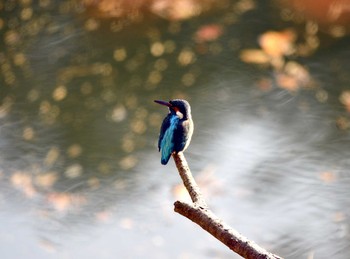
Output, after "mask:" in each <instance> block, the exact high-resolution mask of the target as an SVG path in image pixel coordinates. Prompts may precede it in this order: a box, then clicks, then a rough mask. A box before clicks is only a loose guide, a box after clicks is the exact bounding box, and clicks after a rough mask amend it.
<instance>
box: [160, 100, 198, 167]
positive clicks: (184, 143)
mask: <svg viewBox="0 0 350 259" xmlns="http://www.w3.org/2000/svg"><path fill="white" fill-rule="evenodd" d="M154 102H156V103H158V104H161V105H164V106H167V107H168V108H169V113H168V115H167V116H166V117H165V119H164V120H163V123H162V126H161V128H160V134H159V139H158V150H159V151H160V152H161V156H162V157H161V160H160V162H161V163H162V164H163V165H166V164H167V163H168V161H169V159H170V156H171V154H172V153H174V152H175V153H178V152H182V151H184V150H185V149H186V148H187V147H188V145H189V144H190V141H191V138H192V134H193V121H192V116H191V106H190V104H189V103H188V102H187V101H186V100H182V99H174V100H171V101H169V102H166V101H160V100H155V101H154Z"/></svg>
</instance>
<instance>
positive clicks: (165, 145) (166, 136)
mask: <svg viewBox="0 0 350 259" xmlns="http://www.w3.org/2000/svg"><path fill="white" fill-rule="evenodd" d="M178 122H179V118H178V117H177V116H174V115H170V114H169V115H168V116H167V117H166V118H165V119H164V121H163V124H162V127H161V130H160V136H159V140H158V148H159V151H161V155H162V158H161V163H162V164H163V165H166V164H167V163H168V161H169V159H170V156H171V154H172V153H173V152H174V146H175V143H174V132H175V130H176V128H177V126H178Z"/></svg>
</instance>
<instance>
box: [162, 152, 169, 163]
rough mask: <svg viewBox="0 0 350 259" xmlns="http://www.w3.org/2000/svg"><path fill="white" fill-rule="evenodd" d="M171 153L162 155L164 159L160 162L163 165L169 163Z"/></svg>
mask: <svg viewBox="0 0 350 259" xmlns="http://www.w3.org/2000/svg"><path fill="white" fill-rule="evenodd" d="M170 156H171V153H169V154H162V158H161V159H160V162H161V163H162V165H166V164H167V163H168V162H169V159H170Z"/></svg>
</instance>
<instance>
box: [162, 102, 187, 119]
mask: <svg viewBox="0 0 350 259" xmlns="http://www.w3.org/2000/svg"><path fill="white" fill-rule="evenodd" d="M155 102H156V103H158V104H161V105H164V106H167V107H169V111H170V113H172V114H174V115H175V114H176V115H177V116H178V117H179V118H180V119H182V118H184V119H188V118H191V106H190V104H189V103H188V102H187V101H186V100H183V99H174V100H171V101H169V102H166V101H160V100H155Z"/></svg>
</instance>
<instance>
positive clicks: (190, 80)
mask: <svg viewBox="0 0 350 259" xmlns="http://www.w3.org/2000/svg"><path fill="white" fill-rule="evenodd" d="M148 16H149V17H148ZM148 16H146V17H144V18H143V20H142V21H141V22H140V21H138V22H131V21H130V20H128V19H126V18H124V19H121V18H119V19H116V18H109V19H106V18H101V17H99V16H95V15H94V13H89V12H87V11H86V10H85V7H83V6H81V5H79V4H77V3H75V2H70V1H62V2H50V1H39V2H38V3H30V1H29V2H27V1H22V2H21V3H16V2H12V1H8V2H5V3H4V4H2V5H1V20H0V21H1V23H0V24H1V28H0V29H1V31H0V32H1V38H2V41H0V64H1V77H0V83H1V85H0V96H1V107H0V123H1V124H0V185H1V189H0V190H1V191H0V218H1V222H2V231H1V233H0V251H1V254H2V256H3V257H4V258H24V257H27V256H28V255H30V257H32V258H80V257H83V258H96V257H98V258H232V256H233V257H234V255H233V254H232V253H231V252H230V251H229V250H228V249H227V248H226V247H224V246H223V245H221V244H220V243H219V242H217V241H216V240H214V239H213V238H212V237H211V236H209V235H208V234H206V233H204V232H203V231H202V230H201V229H199V228H198V227H197V226H195V225H193V224H192V223H191V222H189V221H188V220H187V219H184V218H182V217H181V216H179V215H177V214H175V213H174V212H173V202H174V201H175V200H176V199H188V197H187V196H186V195H185V194H184V191H183V189H182V187H181V183H180V178H179V177H178V175H177V172H176V169H175V166H174V164H173V162H172V161H171V162H170V163H169V164H168V165H167V166H162V165H161V164H160V156H159V154H158V152H157V148H156V143H157V137H158V131H159V127H160V124H161V121H162V118H163V117H164V116H165V115H166V113H167V111H166V110H165V109H164V108H163V107H159V106H158V105H156V104H154V103H153V100H154V99H165V100H168V99H172V98H186V99H188V100H189V101H190V103H191V105H192V110H193V111H192V112H193V118H194V122H195V134H194V137H193V140H192V144H191V146H190V148H189V149H188V151H186V157H187V159H188V162H189V164H190V167H191V169H192V172H193V173H194V174H195V177H196V179H197V181H198V183H199V185H200V187H201V188H202V190H203V192H204V195H205V197H206V198H207V200H208V203H209V205H210V206H211V207H212V209H213V211H215V212H216V214H217V215H218V216H220V217H221V218H222V219H224V220H225V221H226V222H227V223H229V224H230V225H232V226H233V227H234V228H236V229H237V230H238V231H240V232H242V233H243V234H244V235H246V236H247V237H249V238H250V239H252V240H254V241H255V242H257V243H259V244H261V245H262V246H264V247H266V248H267V249H269V250H271V251H273V252H275V253H277V254H279V255H281V256H283V257H285V258H348V255H349V253H350V246H349V237H350V235H349V222H350V220H349V213H350V211H349V199H348V197H349V190H350V188H349V187H350V177H349V172H348V168H349V167H350V160H349V155H350V149H349V142H350V138H349V125H350V124H349V121H348V118H349V114H348V112H347V110H346V109H347V106H346V105H347V104H348V103H347V93H348V92H347V89H348V88H349V87H348V86H349V82H350V77H349V75H348V71H347V67H348V66H349V60H350V48H349V46H350V45H349V43H350V39H349V38H348V37H346V36H344V37H340V38H339V39H334V38H332V37H329V36H324V35H323V36H322V35H321V37H325V38H326V39H327V40H325V42H326V43H325V44H324V45H321V46H320V48H317V49H316V50H317V51H316V52H315V53H313V54H310V55H308V56H305V57H303V56H302V55H301V56H298V55H294V56H293V55H292V56H289V57H288V58H286V59H285V58H284V57H283V58H282V59H281V60H282V61H283V62H286V64H289V67H291V66H292V68H293V69H294V70H295V69H297V71H298V73H296V74H293V71H294V70H293V69H291V70H290V71H291V72H290V71H289V70H288V71H289V72H288V71H287V70H283V69H287V68H288V66H287V65H285V66H283V67H279V65H278V62H277V63H272V65H266V64H265V63H264V62H263V64H258V65H256V64H249V62H244V61H247V59H245V58H244V57H243V58H242V51H244V50H246V49H255V50H257V49H260V46H259V43H258V42H259V41H258V39H259V35H261V34H263V33H265V32H267V31H270V30H276V31H279V30H284V29H286V28H290V27H292V28H294V29H295V30H296V31H297V33H298V32H299V31H298V30H299V29H300V28H299V27H302V26H301V25H300V24H294V23H293V22H292V21H285V20H283V19H281V18H280V16H279V9H277V8H275V6H273V5H272V4H271V3H256V2H255V1H232V2H229V1H227V2H225V4H223V6H221V7H220V8H217V9H215V10H214V11H212V12H209V13H206V14H204V15H202V16H199V17H193V18H191V19H188V20H184V21H179V20H177V21H168V20H167V19H161V18H158V17H155V16H152V15H148ZM293 26H294V27H293ZM308 26H310V24H309V25H308ZM300 30H302V29H300ZM321 34H322V33H321ZM314 36H315V35H314ZM247 53H249V52H247ZM254 53H255V55H253V58H255V59H256V57H257V55H258V54H259V53H260V54H261V52H254ZM263 58H264V57H263ZM288 59H291V60H292V61H293V62H291V63H287V61H288ZM281 60H279V62H280V61H281ZM255 61H256V60H255ZM253 63H254V62H253ZM257 63H259V62H257ZM276 64H277V65H276ZM293 66H294V67H293ZM286 67H287V68H286ZM304 68H305V70H303V69H304ZM298 69H299V70H298ZM281 71H282V72H281ZM283 71H287V72H286V74H283V73H284V72H283ZM305 71H307V74H306V77H307V78H308V82H311V83H307V84H305V83H304V81H303V80H304V79H303V78H301V79H300V80H299V79H295V77H296V78H298V77H297V76H299V75H300V74H302V72H303V73H306V72H305ZM288 73H290V74H288ZM290 75H294V76H295V75H297V76H295V77H292V76H290ZM294 79H295V80H294ZM293 80H294V81H293ZM298 80H299V81H298ZM349 103H350V102H349ZM237 258H238V257H237Z"/></svg>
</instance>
